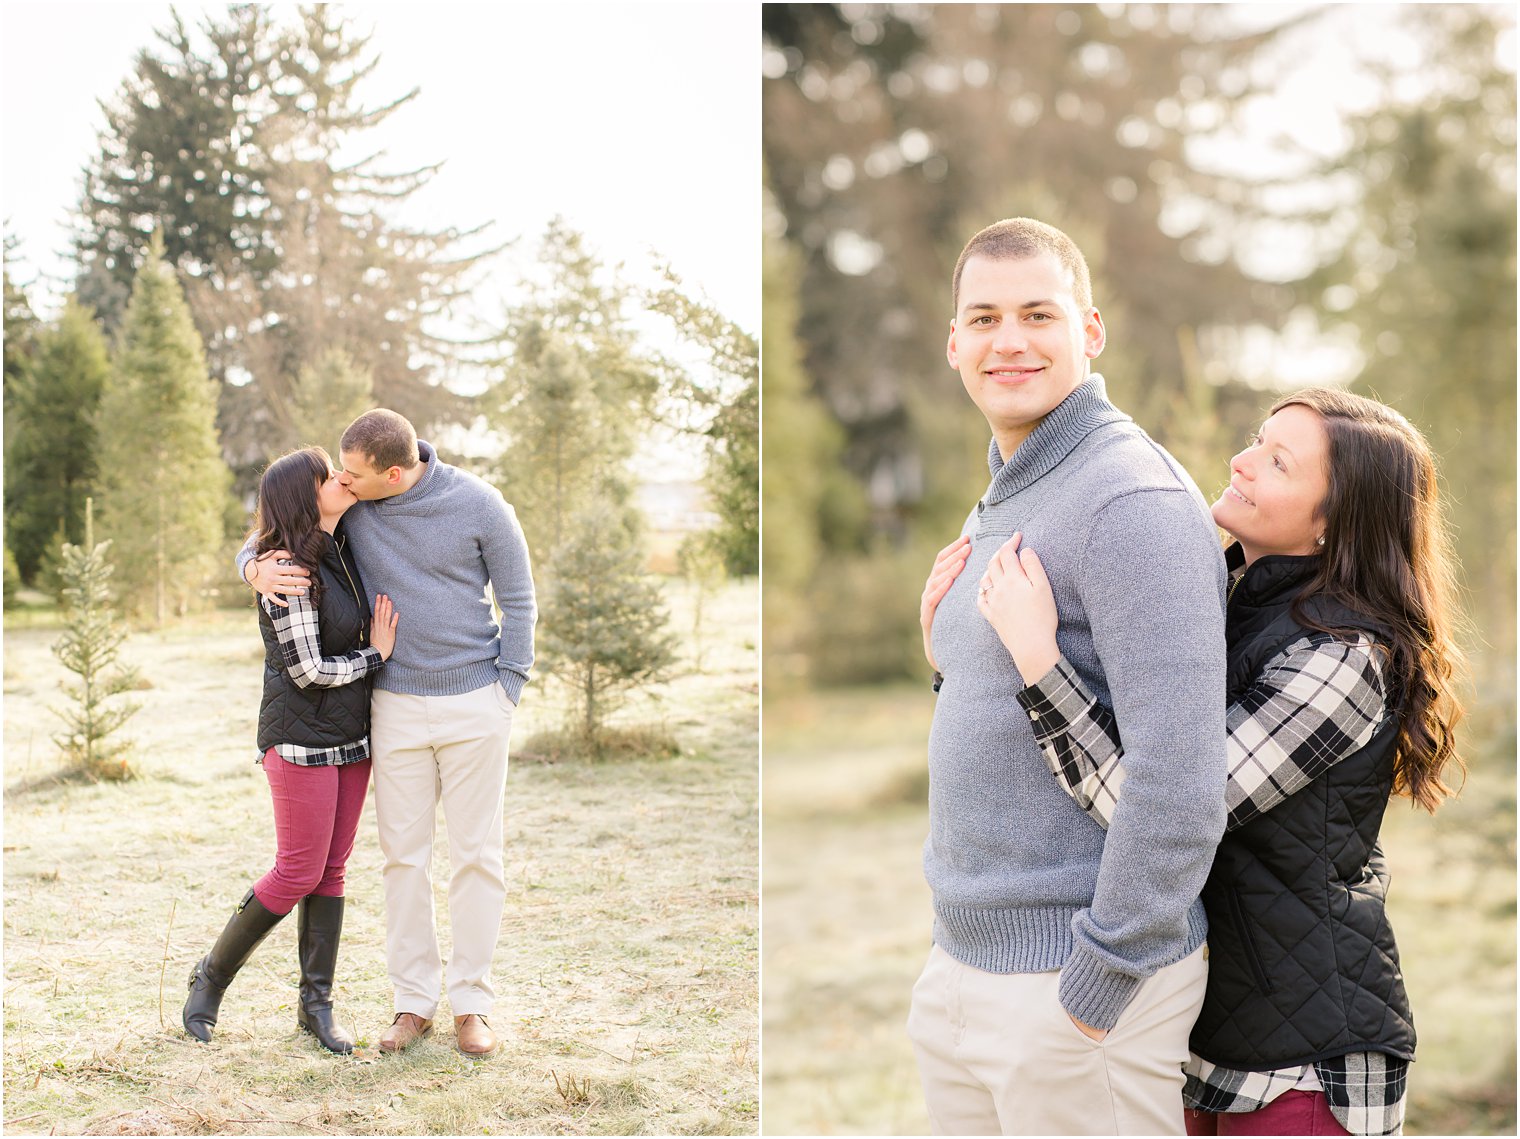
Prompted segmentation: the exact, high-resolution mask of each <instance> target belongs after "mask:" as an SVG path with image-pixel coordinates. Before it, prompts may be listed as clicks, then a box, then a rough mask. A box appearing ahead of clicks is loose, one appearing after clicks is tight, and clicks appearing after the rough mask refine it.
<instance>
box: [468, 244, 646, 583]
mask: <svg viewBox="0 0 1520 1139" xmlns="http://www.w3.org/2000/svg"><path fill="white" fill-rule="evenodd" d="M523 286H524V291H525V297H524V299H523V301H522V302H521V303H520V304H517V305H514V306H513V308H512V310H511V311H510V313H509V314H508V319H507V323H506V326H505V328H503V329H502V331H501V333H500V334H499V335H498V337H497V339H498V341H499V343H500V344H501V346H502V348H503V349H504V354H503V356H502V358H501V360H500V362H499V369H498V372H497V375H498V379H497V382H496V383H495V385H494V387H493V388H492V389H491V390H490V391H489V392H488V393H487V394H486V395H485V396H484V397H483V400H482V406H483V407H484V409H485V410H486V412H487V418H488V422H490V423H491V425H492V426H494V427H496V428H497V429H498V430H500V431H501V432H502V433H503V434H504V435H505V436H506V444H505V445H504V446H503V447H502V449H501V457H500V459H499V460H498V461H497V462H496V463H495V464H494V467H493V469H492V470H491V471H490V472H489V475H490V477H492V478H493V480H494V481H495V482H496V484H497V485H498V486H499V487H501V489H502V493H503V494H505V495H506V497H507V499H508V500H509V501H510V502H512V503H513V505H514V506H516V507H518V508H519V512H520V514H521V516H522V519H523V528H524V530H525V531H526V532H527V534H528V536H529V539H530V542H536V543H538V544H539V545H541V546H546V547H549V548H552V547H554V546H555V545H557V544H558V543H559V541H561V540H562V538H563V536H564V535H565V534H566V533H567V532H568V531H567V529H566V526H567V523H566V519H569V518H570V517H571V516H572V515H574V514H576V513H577V512H579V511H582V510H586V509H589V508H590V507H591V505H592V504H593V503H594V502H595V501H597V500H606V501H610V502H612V503H613V504H614V505H617V506H619V507H622V506H623V505H625V504H626V503H627V502H628V500H629V497H630V487H629V485H628V483H629V480H628V473H627V463H628V460H629V459H630V458H631V457H632V455H633V452H634V449H635V447H636V446H637V444H638V442H639V440H640V439H641V438H643V437H644V435H645V434H646V433H647V432H648V430H649V429H650V427H651V425H652V424H653V423H654V422H655V417H656V413H657V408H658V403H659V397H660V394H661V392H662V391H663V390H667V389H668V387H669V386H670V380H671V375H672V370H671V368H670V365H669V363H668V361H666V360H665V359H664V358H663V357H661V356H660V355H659V353H657V352H654V351H652V350H651V349H649V348H647V347H646V346H645V344H644V337H643V335H641V333H640V331H639V329H638V328H637V327H635V324H634V319H633V318H634V314H635V313H637V312H638V311H640V306H639V303H638V302H639V301H640V299H641V298H640V295H639V294H638V292H637V290H635V289H634V288H633V286H632V285H630V284H629V283H628V282H627V281H626V280H625V279H624V276H623V274H622V268H621V266H617V265H612V266H609V265H604V264H603V263H602V262H601V260H600V259H599V258H598V257H597V256H596V254H595V253H594V252H593V251H592V250H590V249H589V248H587V246H586V242H585V239H584V238H583V237H582V236H581V234H579V233H577V232H576V231H575V230H573V229H572V228H570V227H569V226H568V225H566V224H565V222H564V220H563V219H561V218H555V219H554V220H552V221H551V222H550V223H549V226H548V228H547V229H546V231H545V233H544V237H543V241H542V242H541V243H540V247H539V252H538V258H537V263H536V265H535V266H534V267H533V270H532V271H531V272H530V274H529V276H528V277H527V279H525V280H524V282H523ZM549 571H550V572H551V573H552V572H556V567H554V566H552V565H551V566H550V567H549Z"/></svg>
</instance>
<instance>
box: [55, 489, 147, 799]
mask: <svg viewBox="0 0 1520 1139" xmlns="http://www.w3.org/2000/svg"><path fill="white" fill-rule="evenodd" d="M93 513H94V512H93V510H92V503H91V500H89V499H86V500H85V506H84V544H83V545H81V546H76V545H74V544H72V543H70V544H67V545H65V546H64V547H63V555H62V565H61V567H60V570H59V572H60V575H61V577H62V579H63V583H64V588H63V619H64V629H63V635H62V636H61V637H59V638H58V641H57V642H56V643H55V644H54V645H53V653H54V655H55V656H57V657H58V660H59V662H60V663H61V664H62V665H63V667H64V668H66V669H68V670H69V671H70V672H72V673H74V674H75V675H76V676H78V677H79V681H78V683H76V684H69V685H66V686H65V687H64V694H65V695H66V696H68V697H70V699H72V700H73V702H74V703H73V705H72V706H71V707H68V708H64V709H57V708H55V709H53V711H54V712H55V714H56V715H58V716H59V717H60V718H61V719H62V720H63V722H64V725H65V727H64V731H63V732H62V733H61V734H59V735H57V736H54V737H53V740H54V742H55V743H57V745H58V746H59V748H60V749H62V751H63V754H64V756H65V757H66V758H67V759H68V761H69V764H70V766H71V767H73V768H74V769H75V770H77V771H79V772H81V773H83V774H84V775H87V776H88V777H89V778H91V779H110V780H116V779H126V778H129V777H130V776H131V774H132V770H131V767H130V766H129V764H128V762H127V757H126V753H127V750H128V748H129V745H128V744H127V743H126V742H125V741H123V740H120V739H112V738H111V736H112V735H113V734H114V733H115V732H116V730H117V729H118V728H120V727H121V726H122V725H123V724H124V723H126V721H127V720H128V719H130V718H131V717H132V715H133V714H134V713H135V712H136V711H137V709H138V705H137V704H136V703H135V702H133V701H121V700H114V699H113V697H116V696H119V695H121V694H122V693H123V692H127V691H130V690H131V689H132V688H133V687H134V686H135V685H136V683H137V670H136V669H117V668H116V662H117V659H118V656H119V653H120V649H121V643H122V641H123V640H124V639H125V638H126V634H125V633H124V632H123V631H122V630H121V629H120V628H118V627H117V625H116V621H115V619H114V617H113V615H112V612H111V589H110V579H111V573H112V566H111V563H110V560H109V558H108V557H107V554H108V552H109V550H110V547H111V543H110V541H109V540H107V541H104V542H100V543H98V544H97V543H96V541H95V523H94V517H93Z"/></svg>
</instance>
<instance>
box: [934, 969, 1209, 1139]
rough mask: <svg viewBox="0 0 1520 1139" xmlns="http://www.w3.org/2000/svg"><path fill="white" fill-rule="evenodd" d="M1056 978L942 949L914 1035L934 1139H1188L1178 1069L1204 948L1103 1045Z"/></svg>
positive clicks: (1138, 1000) (1148, 994)
mask: <svg viewBox="0 0 1520 1139" xmlns="http://www.w3.org/2000/svg"><path fill="white" fill-rule="evenodd" d="M1060 977H1061V975H1060V973H1059V972H1051V973H1010V974H997V973H985V972H983V971H982V970H980V969H973V968H971V967H970V966H969V965H963V964H961V963H960V962H959V961H957V960H955V959H954V958H953V957H951V956H950V955H949V954H948V953H946V952H945V951H944V950H943V949H941V948H940V947H939V946H938V945H936V946H935V947H934V948H933V950H932V951H931V952H930V954H929V962H928V964H927V965H925V966H924V971H923V975H922V976H921V977H919V979H918V983H917V984H916V985H914V986H913V1005H912V1010H911V1011H910V1012H909V1014H908V1035H909V1036H910V1037H911V1038H912V1040H913V1048H914V1051H915V1052H916V1053H917V1056H918V1071H919V1076H920V1078H921V1079H922V1080H923V1085H924V1099H925V1101H926V1103H927V1106H928V1109H929V1120H930V1123H931V1124H932V1125H933V1128H934V1131H935V1134H938V1135H997V1134H999V1133H1001V1134H1003V1135H1181V1134H1183V1133H1184V1130H1183V1122H1182V1065H1183V1063H1184V1062H1185V1061H1186V1060H1187V1058H1188V1033H1189V1032H1190V1031H1191V1030H1192V1027H1193V1021H1194V1020H1196V1019H1197V1018H1198V1010H1199V1009H1200V1008H1201V1007H1202V1006H1203V989H1204V984H1205V983H1206V981H1207V980H1208V965H1207V963H1206V962H1205V950H1204V949H1202V948H1200V949H1198V950H1196V951H1195V952H1193V953H1191V954H1189V955H1188V956H1187V957H1185V958H1183V959H1182V960H1181V961H1178V962H1176V963H1175V964H1172V965H1168V966H1167V967H1166V968H1164V969H1161V970H1160V971H1158V972H1157V973H1156V974H1155V975H1154V976H1152V977H1149V978H1147V979H1146V981H1145V982H1144V983H1143V984H1142V985H1141V986H1140V989H1139V991H1138V992H1137V993H1136V994H1135V998H1134V1000H1133V1001H1132V1002H1131V1003H1130V1005H1129V1006H1128V1007H1127V1008H1126V1009H1125V1010H1124V1012H1123V1014H1122V1015H1121V1016H1120V1017H1119V1023H1118V1024H1117V1025H1115V1026H1114V1028H1113V1030H1112V1031H1111V1032H1109V1034H1108V1035H1107V1036H1106V1037H1105V1038H1104V1039H1103V1040H1102V1041H1101V1042H1099V1041H1095V1040H1090V1039H1088V1037H1086V1036H1084V1035H1083V1034H1082V1032H1081V1030H1079V1029H1078V1028H1077V1026H1076V1025H1075V1024H1073V1023H1072V1021H1071V1018H1070V1017H1068V1016H1067V1015H1066V1010H1065V1009H1063V1008H1062V1007H1061V1003H1060V1001H1059V999H1058V998H1057V995H1056V989H1057V986H1058V985H1059V984H1060Z"/></svg>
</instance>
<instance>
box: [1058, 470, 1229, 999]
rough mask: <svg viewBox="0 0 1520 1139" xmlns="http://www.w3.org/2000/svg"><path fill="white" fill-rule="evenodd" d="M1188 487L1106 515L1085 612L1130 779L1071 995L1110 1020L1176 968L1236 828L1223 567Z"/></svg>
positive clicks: (1132, 501) (1086, 577)
mask: <svg viewBox="0 0 1520 1139" xmlns="http://www.w3.org/2000/svg"><path fill="white" fill-rule="evenodd" d="M1205 519H1206V516H1204V518H1200V513H1199V510H1198V507H1197V504H1196V503H1195V502H1194V501H1193V500H1192V497H1191V496H1190V495H1189V494H1188V493H1187V492H1185V491H1182V490H1177V491H1163V490H1143V491H1136V492H1134V493H1132V494H1129V495H1125V496H1121V497H1120V498H1119V499H1117V500H1115V501H1113V502H1110V503H1109V504H1107V505H1106V506H1105V507H1103V508H1102V509H1101V510H1099V512H1098V513H1097V515H1096V516H1095V517H1094V520H1093V525H1092V528H1091V530H1090V532H1089V535H1088V539H1087V545H1086V552H1085V554H1084V557H1083V564H1082V566H1081V573H1080V574H1079V576H1078V580H1079V581H1080V582H1081V586H1080V588H1081V591H1082V600H1083V607H1084V609H1085V610H1086V612H1087V614H1088V619H1089V621H1090V622H1091V625H1092V636H1093V645H1094V648H1095V650H1096V652H1097V654H1098V658H1099V660H1100V661H1101V662H1102V666H1103V674H1104V676H1105V678H1106V680H1107V684H1108V687H1109V692H1110V696H1111V698H1112V704H1113V710H1114V715H1115V717H1116V719H1117V720H1118V722H1119V724H1120V725H1121V731H1122V733H1123V739H1124V753H1125V770H1126V782H1125V787H1124V795H1123V797H1122V799H1121V801H1120V803H1119V805H1118V806H1117V807H1116V809H1115V811H1114V815H1113V820H1112V823H1111V825H1110V827H1109V830H1108V835H1107V837H1106V839H1105V841H1104V846H1103V858H1102V862H1101V865H1100V868H1099V871H1098V882H1097V888H1096V890H1095V892H1094V895H1093V901H1092V905H1091V906H1090V907H1088V908H1087V909H1085V910H1082V911H1080V912H1079V913H1078V914H1077V916H1076V918H1075V919H1074V920H1073V922H1072V932H1073V936H1074V943H1075V944H1074V949H1073V951H1072V955H1071V957H1070V958H1069V959H1068V961H1067V963H1066V966H1065V967H1064V968H1063V969H1062V971H1061V982H1060V1000H1061V1004H1062V1006H1063V1007H1064V1008H1065V1009H1066V1011H1067V1012H1068V1013H1070V1014H1071V1015H1072V1016H1074V1017H1076V1018H1077V1019H1078V1020H1080V1021H1082V1022H1083V1023H1084V1024H1088V1025H1091V1026H1093V1027H1094V1028H1102V1029H1106V1028H1112V1027H1113V1026H1114V1025H1115V1024H1116V1023H1117V1022H1118V1019H1119V1016H1120V1014H1121V1013H1122V1012H1123V1010H1124V1008H1125V1007H1126V1006H1127V1005H1128V1004H1129V1002H1130V1000H1131V998H1132V997H1133V996H1134V994H1135V991H1136V990H1137V989H1138V988H1139V987H1140V983H1141V981H1143V980H1144V979H1145V978H1146V977H1148V976H1150V975H1151V974H1152V973H1154V972H1155V971H1156V970H1157V969H1159V968H1161V967H1163V966H1165V965H1168V964H1171V962H1170V961H1169V960H1166V959H1163V958H1159V957H1158V955H1157V947H1160V946H1165V945H1175V944H1176V943H1177V940H1178V936H1177V931H1179V930H1181V929H1183V928H1185V926H1186V914H1187V910H1188V908H1189V907H1190V906H1191V905H1192V904H1193V903H1194V902H1195V901H1196V899H1197V898H1198V895H1199V893H1200V891H1201V890H1202V888H1203V883H1204V879H1205V878H1206V877H1207V876H1208V871H1209V867H1210V865H1211V864H1212V863H1213V858H1214V849H1215V847H1216V846H1217V845H1218V843H1219V839H1220V836H1221V835H1222V834H1223V833H1224V822H1225V812H1224V795H1223V788H1224V781H1225V749H1224V738H1225V725H1224V713H1225V700H1224V673H1225V645H1224V606H1223V563H1222V561H1221V559H1220V554H1219V547H1218V544H1217V542H1216V541H1215V539H1214V535H1213V534H1212V533H1210V532H1208V528H1207V527H1206V526H1205V525H1202V524H1201V522H1203V521H1205Z"/></svg>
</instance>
